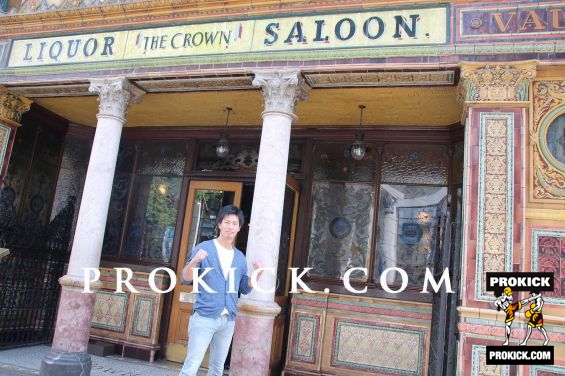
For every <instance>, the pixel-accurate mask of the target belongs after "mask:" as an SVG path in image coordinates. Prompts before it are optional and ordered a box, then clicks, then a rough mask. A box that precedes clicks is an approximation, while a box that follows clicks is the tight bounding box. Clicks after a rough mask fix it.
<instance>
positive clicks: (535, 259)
mask: <svg viewBox="0 0 565 376" xmlns="http://www.w3.org/2000/svg"><path fill="white" fill-rule="evenodd" d="M532 271H534V272H553V276H554V282H555V290H554V291H553V292H552V293H550V292H545V293H544V294H543V298H544V300H545V301H546V302H548V303H552V304H558V305H565V231H564V230H542V229H533V230H532Z"/></svg>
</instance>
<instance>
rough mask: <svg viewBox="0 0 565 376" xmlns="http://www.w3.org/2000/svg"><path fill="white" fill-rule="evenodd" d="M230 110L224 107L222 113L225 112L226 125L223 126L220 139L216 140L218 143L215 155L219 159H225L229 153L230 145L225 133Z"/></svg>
mask: <svg viewBox="0 0 565 376" xmlns="http://www.w3.org/2000/svg"><path fill="white" fill-rule="evenodd" d="M232 110H233V109H232V108H231V107H226V108H225V109H224V111H225V112H226V124H225V126H224V127H225V130H224V132H223V133H222V134H221V135H220V139H219V140H218V143H217V144H216V155H217V156H218V157H220V158H225V157H227V156H228V154H229V152H230V144H229V141H228V138H229V135H228V133H227V129H228V122H229V120H230V113H231V112H232Z"/></svg>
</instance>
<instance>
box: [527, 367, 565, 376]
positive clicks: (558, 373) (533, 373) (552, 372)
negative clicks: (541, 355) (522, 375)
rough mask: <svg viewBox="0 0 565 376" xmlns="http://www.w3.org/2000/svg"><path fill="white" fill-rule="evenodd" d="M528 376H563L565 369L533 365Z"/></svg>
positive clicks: (564, 375)
mask: <svg viewBox="0 0 565 376" xmlns="http://www.w3.org/2000/svg"><path fill="white" fill-rule="evenodd" d="M529 376H565V367H559V366H537V365H533V366H530V374H529Z"/></svg>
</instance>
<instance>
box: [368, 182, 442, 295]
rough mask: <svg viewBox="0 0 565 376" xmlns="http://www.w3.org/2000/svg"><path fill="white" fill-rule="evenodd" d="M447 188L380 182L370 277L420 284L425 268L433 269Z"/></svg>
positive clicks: (421, 284) (395, 282) (391, 281)
mask: <svg viewBox="0 0 565 376" xmlns="http://www.w3.org/2000/svg"><path fill="white" fill-rule="evenodd" d="M446 208H447V188H446V187H438V186H418V185H391V184H382V185H381V194H380V199H379V219H378V230H377V257H376V260H375V269H374V275H373V279H374V280H375V281H376V282H379V281H381V275H382V274H383V273H384V276H383V279H384V280H385V281H386V284H387V285H395V284H396V285H402V283H403V279H402V276H401V274H400V272H398V271H395V270H394V269H390V270H388V271H386V270H387V269H389V268H398V269H402V270H404V271H405V272H406V275H407V276H408V281H407V282H408V287H410V286H418V287H421V286H423V281H424V276H425V275H426V268H428V269H429V270H430V272H432V274H433V273H434V265H435V260H436V257H437V256H438V254H437V252H438V245H439V244H440V234H441V231H440V230H441V229H440V225H441V224H442V221H441V220H442V216H444V215H445V214H446V213H445V211H446V210H447V209H446Z"/></svg>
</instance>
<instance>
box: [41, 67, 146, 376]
mask: <svg viewBox="0 0 565 376" xmlns="http://www.w3.org/2000/svg"><path fill="white" fill-rule="evenodd" d="M89 90H90V91H91V92H95V93H98V95H99V98H98V99H99V102H100V105H99V108H98V115H97V118H98V122H97V124H96V133H95V135H94V142H93V145H92V150H91V153H90V162H89V165H88V171H87V173H86V180H85V183H84V192H83V195H82V201H81V205H80V210H79V215H78V221H77V226H76V231H75V235H74V241H73V248H72V251H71V258H70V261H69V267H68V270H67V275H65V276H63V277H61V278H60V279H59V282H60V283H61V286H62V290H61V297H60V299H59V310H58V314H57V324H56V327H55V335H54V337H53V346H52V349H51V352H50V353H49V354H47V355H46V356H45V358H44V359H43V362H42V364H41V371H40V375H43V376H47V375H49V376H59V375H90V367H91V360H90V356H89V355H88V354H87V353H86V350H87V346H88V339H89V333H90V321H91V319H92V310H93V307H94V299H95V293H94V292H91V293H85V292H83V287H84V272H83V270H84V268H98V266H99V265H100V255H101V251H102V242H103V240H104V230H105V226H106V217H107V213H108V206H109V203H110V194H111V192H112V181H113V179H114V170H115V166H116V159H117V156H118V148H119V145H120V138H121V133H122V127H123V125H124V123H125V114H126V110H127V107H128V105H129V103H130V102H131V101H133V100H139V98H140V97H141V94H142V92H141V91H140V90H139V89H137V88H136V87H134V86H133V85H130V83H129V82H128V81H127V80H126V79H125V78H122V77H118V78H111V79H92V80H91V82H90V89H89Z"/></svg>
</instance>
